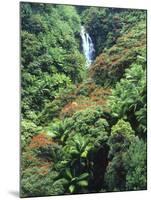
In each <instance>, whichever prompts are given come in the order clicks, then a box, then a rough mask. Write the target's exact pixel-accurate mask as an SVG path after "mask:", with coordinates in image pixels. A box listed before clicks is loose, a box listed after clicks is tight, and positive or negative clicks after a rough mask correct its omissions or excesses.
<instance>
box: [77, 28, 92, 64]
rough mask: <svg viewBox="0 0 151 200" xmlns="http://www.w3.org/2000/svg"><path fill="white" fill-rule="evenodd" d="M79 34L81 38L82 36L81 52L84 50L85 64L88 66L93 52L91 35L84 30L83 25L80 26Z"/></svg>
mask: <svg viewBox="0 0 151 200" xmlns="http://www.w3.org/2000/svg"><path fill="white" fill-rule="evenodd" d="M80 34H81V38H82V47H83V52H84V55H85V58H86V66H87V67H89V66H90V64H91V63H92V59H93V54H94V52H95V49H94V45H93V42H92V39H91V37H90V36H89V34H88V33H87V32H86V30H85V28H84V26H81V33H80Z"/></svg>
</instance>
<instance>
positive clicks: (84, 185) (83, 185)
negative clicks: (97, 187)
mask: <svg viewBox="0 0 151 200" xmlns="http://www.w3.org/2000/svg"><path fill="white" fill-rule="evenodd" d="M78 185H79V186H81V187H86V186H88V181H86V180H83V181H79V182H78Z"/></svg>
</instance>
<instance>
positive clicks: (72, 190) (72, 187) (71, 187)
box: [69, 185, 75, 193]
mask: <svg viewBox="0 0 151 200" xmlns="http://www.w3.org/2000/svg"><path fill="white" fill-rule="evenodd" d="M74 190H75V186H74V185H70V187H69V191H70V193H73V192H74Z"/></svg>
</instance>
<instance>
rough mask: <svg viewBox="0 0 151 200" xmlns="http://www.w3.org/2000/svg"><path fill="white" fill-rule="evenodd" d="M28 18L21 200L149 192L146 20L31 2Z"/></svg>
mask: <svg viewBox="0 0 151 200" xmlns="http://www.w3.org/2000/svg"><path fill="white" fill-rule="evenodd" d="M20 12H21V14H20V17H21V197H32V196H46V195H63V194H76V193H95V192H108V191H128V190H144V189H146V187H147V177H146V176H147V172H146V170H147V166H146V162H147V160H146V158H147V157H146V153H147V152H146V151H147V150H146V143H147V124H146V123H147V120H146V117H147V116H146V115H147V113H146V112H147V111H146V110H147V108H146V107H147V106H146V95H147V94H146V93H147V91H146V11H145V10H134V9H120V8H99V7H86V6H67V5H55V4H53V5H52V4H42V3H25V2H24V3H21V4H20ZM81 25H83V26H84V27H85V29H86V30H87V32H88V33H89V35H90V36H91V38H92V41H93V44H94V48H95V53H94V59H93V62H92V63H91V65H90V66H89V67H86V58H85V56H84V53H83V49H82V40H81V36H80V31H81Z"/></svg>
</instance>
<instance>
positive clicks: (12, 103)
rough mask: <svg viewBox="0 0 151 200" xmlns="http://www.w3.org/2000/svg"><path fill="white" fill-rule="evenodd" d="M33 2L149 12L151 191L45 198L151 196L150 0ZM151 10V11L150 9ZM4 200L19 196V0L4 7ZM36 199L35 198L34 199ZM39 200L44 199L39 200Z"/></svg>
mask: <svg viewBox="0 0 151 200" xmlns="http://www.w3.org/2000/svg"><path fill="white" fill-rule="evenodd" d="M24 1H26V0H24ZM32 2H45V3H64V4H75V5H95V6H107V7H123V8H141V9H147V10H148V190H147V191H137V192H117V193H100V194H85V195H70V196H67V195H66V196H57V197H44V198H43V199H50V198H51V199H54V200H63V199H66V200H71V199H72V200H74V199H80V200H82V199H87V200H93V199H95V200H99V199H104V200H110V199H112V200H121V199H122V200H127V199H129V200H131V199H137V200H142V199H146V200H148V199H150V198H149V196H151V162H150V161H151V137H150V136H151V135H150V133H151V125H150V124H149V122H151V107H150V105H149V103H150V101H149V97H150V98H151V88H150V87H149V86H150V85H151V67H150V66H151V60H150V57H149V55H151V37H149V36H151V6H150V5H149V2H150V1H149V0H124V1H121V0H95V1H94V0H70V1H69V0H42V1H41V0H37V1H34V0H32ZM149 7H150V8H149ZM0 56H1V58H0V62H1V64H0V199H2V200H7V199H8V200H11V199H16V198H18V195H19V112H20V110H19V97H20V94H19V86H20V80H19V0H3V1H1V4H0ZM30 199H31V200H32V199H35V198H30ZM36 199H37V200H39V199H42V198H36Z"/></svg>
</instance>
